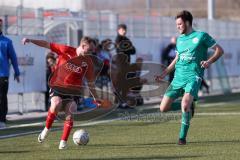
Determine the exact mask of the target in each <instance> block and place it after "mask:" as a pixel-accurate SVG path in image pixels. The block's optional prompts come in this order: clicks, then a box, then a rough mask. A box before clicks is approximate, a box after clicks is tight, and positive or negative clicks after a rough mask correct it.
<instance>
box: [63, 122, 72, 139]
mask: <svg viewBox="0 0 240 160" xmlns="http://www.w3.org/2000/svg"><path fill="white" fill-rule="evenodd" d="M72 127H73V120H72V119H70V120H65V122H64V127H63V134H62V138H61V140H64V141H67V139H68V137H69V134H70V132H71V130H72Z"/></svg>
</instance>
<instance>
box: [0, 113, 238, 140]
mask: <svg viewBox="0 0 240 160" xmlns="http://www.w3.org/2000/svg"><path fill="white" fill-rule="evenodd" d="M149 114H152V113H149ZM156 114H157V113H156ZM163 114H165V115H168V114H169V115H175V114H180V113H173V112H171V113H163ZM195 115H197V116H227V115H240V112H222V113H219V112H211V113H206V112H204V113H196V114H195ZM136 116H137V115H136ZM117 120H124V117H120V118H114V119H110V120H101V121H94V122H87V123H83V124H80V125H74V127H83V126H93V125H97V124H104V123H110V122H113V121H117ZM42 124H44V123H43V122H39V123H31V124H22V125H14V126H10V127H6V128H3V129H2V128H1V129H0V130H4V129H11V128H20V127H30V126H37V125H42ZM61 129H62V127H59V128H53V129H51V130H52V131H56V130H61ZM40 132H41V130H38V131H30V132H25V133H16V134H9V135H3V136H0V139H5V138H13V137H18V136H25V135H30V134H36V133H40Z"/></svg>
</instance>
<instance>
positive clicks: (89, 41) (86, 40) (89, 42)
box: [80, 36, 94, 44]
mask: <svg viewBox="0 0 240 160" xmlns="http://www.w3.org/2000/svg"><path fill="white" fill-rule="evenodd" d="M83 42H86V43H88V44H91V43H93V44H94V40H93V39H92V38H91V37H88V36H84V37H82V38H81V41H80V43H83Z"/></svg>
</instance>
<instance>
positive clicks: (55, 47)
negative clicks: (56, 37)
mask: <svg viewBox="0 0 240 160" xmlns="http://www.w3.org/2000/svg"><path fill="white" fill-rule="evenodd" d="M50 49H51V51H53V52H55V53H57V54H58V55H62V54H66V53H68V54H71V53H74V51H75V50H76V49H75V48H73V47H70V46H66V45H62V44H57V43H50ZM71 56H73V55H71Z"/></svg>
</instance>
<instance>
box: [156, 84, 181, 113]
mask: <svg viewBox="0 0 240 160" xmlns="http://www.w3.org/2000/svg"><path fill="white" fill-rule="evenodd" d="M181 92H182V89H174V87H173V86H172V85H170V86H169V87H168V89H167V91H166V93H165V94H164V96H163V99H162V101H161V104H160V111H161V112H166V111H169V110H171V111H177V110H181V102H180V101H179V100H176V101H175V99H177V98H178V97H179V96H180V95H181Z"/></svg>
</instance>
